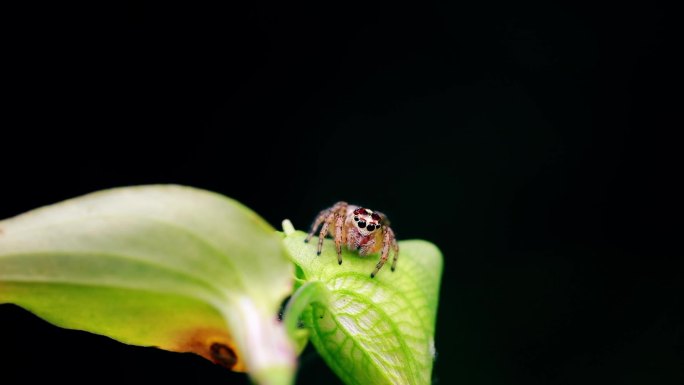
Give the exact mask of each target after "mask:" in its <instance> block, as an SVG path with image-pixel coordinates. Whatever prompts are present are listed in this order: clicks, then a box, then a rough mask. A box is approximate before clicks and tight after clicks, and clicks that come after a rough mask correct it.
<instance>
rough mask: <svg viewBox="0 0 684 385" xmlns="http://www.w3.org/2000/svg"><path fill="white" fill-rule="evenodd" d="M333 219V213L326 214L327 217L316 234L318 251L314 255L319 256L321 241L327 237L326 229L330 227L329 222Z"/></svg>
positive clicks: (321, 247)
mask: <svg viewBox="0 0 684 385" xmlns="http://www.w3.org/2000/svg"><path fill="white" fill-rule="evenodd" d="M334 218H335V213H330V214H328V217H327V218H325V222H324V223H323V227H322V228H321V232H320V233H319V234H318V249H317V252H316V255H321V250H322V249H323V240H324V239H325V236H326V235H328V227H330V222H332V220H333V219H334Z"/></svg>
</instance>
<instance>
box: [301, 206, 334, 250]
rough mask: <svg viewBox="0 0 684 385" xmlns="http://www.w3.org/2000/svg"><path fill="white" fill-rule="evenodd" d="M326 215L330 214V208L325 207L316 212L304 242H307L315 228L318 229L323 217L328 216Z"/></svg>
mask: <svg viewBox="0 0 684 385" xmlns="http://www.w3.org/2000/svg"><path fill="white" fill-rule="evenodd" d="M328 215H330V209H325V210H323V211H321V212H320V213H318V216H317V217H316V220H315V221H314V223H313V224H312V225H311V231H309V235H307V236H306V239H305V240H304V242H306V243H309V241H310V240H311V238H312V237H313V236H314V234H316V230H318V227H319V226H320V225H321V223H323V221H324V220H325V218H327V217H328Z"/></svg>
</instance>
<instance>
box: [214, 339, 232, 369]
mask: <svg viewBox="0 0 684 385" xmlns="http://www.w3.org/2000/svg"><path fill="white" fill-rule="evenodd" d="M210 350H211V356H212V358H213V359H214V363H216V364H218V365H221V366H223V367H224V368H228V369H233V367H234V366H235V364H237V355H235V351H234V350H233V349H231V348H230V347H229V346H226V345H223V344H220V343H214V344H212V345H211V348H210Z"/></svg>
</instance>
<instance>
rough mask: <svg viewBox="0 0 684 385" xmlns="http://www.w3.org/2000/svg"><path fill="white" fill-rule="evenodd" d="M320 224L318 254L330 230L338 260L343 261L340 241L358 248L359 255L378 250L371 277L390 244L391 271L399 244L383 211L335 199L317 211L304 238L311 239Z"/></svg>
mask: <svg viewBox="0 0 684 385" xmlns="http://www.w3.org/2000/svg"><path fill="white" fill-rule="evenodd" d="M321 225H322V226H323V227H321ZM319 227H321V231H320V233H319V234H318V255H321V249H322V248H323V239H325V237H326V235H328V234H329V235H330V236H332V237H333V239H335V249H336V250H337V262H338V263H339V264H342V246H343V245H345V246H346V247H347V248H348V249H349V250H354V251H357V252H358V253H359V254H360V255H362V256H365V255H369V254H375V253H378V252H380V253H381V254H380V261H379V262H378V264H377V265H376V266H375V270H373V272H372V273H371V278H373V277H375V275H376V274H377V273H378V271H379V270H380V269H381V268H382V266H383V265H384V264H385V262H387V259H388V258H389V254H390V248H391V249H392V250H394V259H393V260H392V271H394V269H395V268H396V266H397V259H398V258H399V245H398V244H397V240H396V238H395V236H394V231H392V229H391V228H390V227H389V221H388V220H387V217H385V215H384V214H382V213H380V212H378V211H373V210H370V209H367V208H363V207H359V206H354V205H350V204H348V203H347V202H337V203H335V204H334V205H333V206H332V207H330V208H327V209H325V210H323V211H321V212H320V213H319V214H318V216H317V217H316V220H315V221H314V223H313V225H312V226H311V231H310V232H309V235H308V236H307V237H306V240H305V242H309V241H310V240H311V238H312V237H313V236H314V234H315V233H316V231H318V228H319Z"/></svg>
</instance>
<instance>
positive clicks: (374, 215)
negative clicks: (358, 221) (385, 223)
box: [371, 213, 380, 221]
mask: <svg viewBox="0 0 684 385" xmlns="http://www.w3.org/2000/svg"><path fill="white" fill-rule="evenodd" d="M371 217H372V218H373V219H375V220H376V221H379V220H380V215H379V214H378V213H373V215H371Z"/></svg>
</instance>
